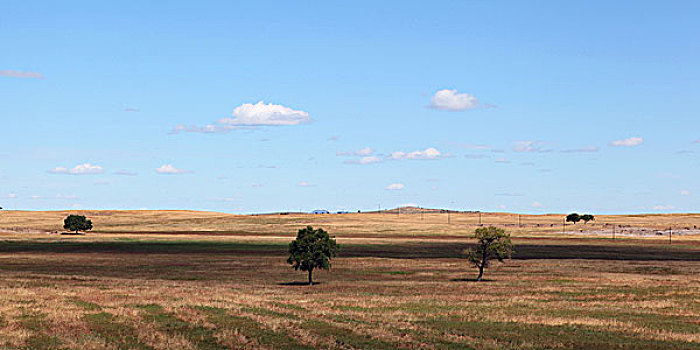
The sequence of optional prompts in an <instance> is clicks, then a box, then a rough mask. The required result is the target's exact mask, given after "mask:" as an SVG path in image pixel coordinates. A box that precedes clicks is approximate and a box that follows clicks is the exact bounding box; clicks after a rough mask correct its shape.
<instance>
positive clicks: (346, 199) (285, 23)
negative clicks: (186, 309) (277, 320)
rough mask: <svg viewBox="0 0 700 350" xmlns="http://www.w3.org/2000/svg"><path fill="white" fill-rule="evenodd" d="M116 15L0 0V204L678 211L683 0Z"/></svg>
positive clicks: (122, 8) (689, 111)
mask: <svg viewBox="0 0 700 350" xmlns="http://www.w3.org/2000/svg"><path fill="white" fill-rule="evenodd" d="M125 3H126V2H114V3H113V4H105V3H103V2H87V1H85V2H73V1H61V2H55V1H46V2H42V1H3V2H2V3H0V42H2V43H3V45H2V48H0V118H1V120H2V129H0V130H1V132H0V161H2V164H3V166H2V167H1V168H0V206H3V207H4V208H6V209H31V210H40V209H70V208H90V209H140V208H148V209H198V210H216V211H223V212H234V213H252V212H265V211H277V210H294V211H296V210H304V211H307V210H311V209H316V208H325V209H329V210H341V209H347V210H357V209H362V210H371V209H376V208H377V206H378V205H381V206H382V207H383V208H387V207H394V206H397V205H405V204H415V205H420V206H425V207H450V208H455V209H465V210H487V211H514V212H524V213H544V212H567V211H572V210H576V211H582V212H593V213H601V214H602V213H629V212H697V211H700V207H698V203H699V202H698V200H697V198H698V196H700V182H698V180H697V179H698V175H700V159H698V155H699V154H700V130H699V129H700V122H699V121H698V117H700V115H699V114H698V111H700V99H699V98H698V96H700V65H699V64H698V62H700V41H698V40H697V38H698V37H700V21H698V20H697V19H698V17H700V3H698V2H696V1H670V2H656V1H654V2H651V1H627V2H615V3H614V4H613V3H611V2H609V1H585V2H583V1H582V2H578V3H573V2H561V1H534V2H525V1H431V2H419V1H381V2H375V1H372V2H369V1H367V2H365V1H354V2H339V1H338V2H336V1H279V2H276V1H275V2H273V1H270V2H267V1H255V2H252V1H251V2H246V3H233V2H223V1H222V2H208V1H200V2H178V1H168V2H165V1H162V2H155V1H154V2H136V1H134V2H130V4H125Z"/></svg>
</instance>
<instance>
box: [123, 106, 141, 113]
mask: <svg viewBox="0 0 700 350" xmlns="http://www.w3.org/2000/svg"><path fill="white" fill-rule="evenodd" d="M124 112H133V113H137V112H141V109H139V108H134V107H126V108H124Z"/></svg>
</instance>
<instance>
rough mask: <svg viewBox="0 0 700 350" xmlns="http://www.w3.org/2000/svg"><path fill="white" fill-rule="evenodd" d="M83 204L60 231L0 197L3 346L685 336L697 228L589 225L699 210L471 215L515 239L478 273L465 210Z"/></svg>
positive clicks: (414, 343) (694, 298)
mask: <svg viewBox="0 0 700 350" xmlns="http://www.w3.org/2000/svg"><path fill="white" fill-rule="evenodd" d="M70 213H76V212H75V211H72V212H70ZM83 213H84V214H85V215H87V216H88V217H89V218H90V219H92V220H93V222H94V224H95V232H93V233H88V234H87V235H85V236H62V235H58V234H53V233H51V232H54V231H60V230H61V229H60V224H61V221H62V219H63V217H65V216H66V215H67V214H68V212H0V231H2V235H1V236H0V239H1V240H2V241H1V242H0V348H1V349H314V348H321V349H700V239H698V238H697V235H693V234H686V235H681V236H674V237H673V244H668V238H667V237H665V236H656V235H648V236H647V235H643V234H639V235H632V234H630V235H627V236H625V235H622V236H620V239H617V240H615V241H613V240H611V239H608V238H605V237H607V236H603V235H599V234H595V231H596V230H604V229H606V226H605V225H606V224H611V223H615V224H618V225H625V226H628V227H627V229H630V230H632V229H637V230H641V229H649V230H660V229H664V228H666V229H667V228H668V226H672V227H673V229H675V230H682V229H685V228H686V227H687V228H688V230H689V232H690V231H692V228H693V226H694V225H699V226H700V216H698V215H673V216H671V215H659V216H611V217H606V216H602V217H598V218H597V223H596V224H595V225H591V224H588V225H586V226H584V225H583V224H578V225H576V226H575V228H576V231H575V230H573V229H574V226H567V227H566V229H567V230H568V231H566V232H565V233H562V231H561V230H562V227H561V215H558V216H555V215H551V216H550V215H548V216H528V217H521V226H520V227H518V225H517V224H518V221H517V215H510V214H491V213H489V214H486V213H484V214H482V223H483V224H497V225H502V226H505V225H509V226H506V228H507V229H508V231H510V232H512V233H513V234H514V236H515V238H514V243H515V244H516V253H515V255H514V259H512V260H508V261H506V262H505V263H504V264H495V265H494V266H493V267H492V268H490V269H488V270H487V272H486V275H485V278H486V279H487V281H485V282H481V283H477V282H473V281H471V280H470V279H471V278H473V277H475V272H476V271H475V270H474V269H472V268H470V267H469V266H468V265H467V262H466V261H465V260H464V259H462V258H461V251H462V250H463V249H464V248H467V247H468V246H469V244H470V243H471V241H470V240H469V238H468V236H470V234H471V232H472V231H473V229H474V227H476V225H477V224H478V221H476V220H478V216H477V215H478V214H475V213H459V214H454V213H453V214H451V217H450V224H447V221H446V220H447V218H446V214H445V213H424V214H423V218H422V219H421V217H420V216H421V215H420V214H419V213H418V214H415V213H414V214H406V213H400V214H398V213H389V214H374V213H373V214H343V215H319V216H312V215H300V214H297V215H294V214H290V215H268V216H236V215H227V214H218V213H201V212H186V211H168V212H156V211H144V212H139V211H136V212H133V211H131V212H129V211H125V212H121V211H87V212H83ZM443 219H444V220H443ZM513 219H514V220H513ZM307 224H310V225H314V226H317V227H323V228H325V229H327V230H329V231H330V233H331V234H333V235H335V236H337V237H338V242H339V243H340V244H341V254H340V256H339V257H338V258H337V259H335V260H334V261H333V267H332V269H331V271H330V272H325V271H323V272H318V273H316V280H317V281H319V282H320V284H318V285H315V286H313V287H309V286H304V285H301V283H302V282H303V281H305V274H304V273H301V272H296V271H294V270H293V269H291V268H290V267H289V266H288V265H287V264H286V261H285V260H286V245H287V243H288V242H289V241H290V240H291V238H292V237H293V236H294V235H295V232H296V230H297V229H299V228H301V227H303V226H304V225H307ZM511 225H512V226H511ZM537 225H540V226H539V227H538V226H537ZM549 225H555V226H549ZM584 228H585V229H584ZM607 228H609V226H607ZM578 230H584V231H590V234H588V233H587V232H580V231H578ZM577 231H578V233H577ZM630 232H632V231H630Z"/></svg>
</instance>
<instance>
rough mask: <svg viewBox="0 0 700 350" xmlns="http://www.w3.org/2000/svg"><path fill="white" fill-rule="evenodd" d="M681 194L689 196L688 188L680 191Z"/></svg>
mask: <svg viewBox="0 0 700 350" xmlns="http://www.w3.org/2000/svg"><path fill="white" fill-rule="evenodd" d="M681 196H690V191H688V190H683V191H681Z"/></svg>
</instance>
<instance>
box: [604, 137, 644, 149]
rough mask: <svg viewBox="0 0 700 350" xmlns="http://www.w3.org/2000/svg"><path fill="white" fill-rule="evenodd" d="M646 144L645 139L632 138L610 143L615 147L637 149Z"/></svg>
mask: <svg viewBox="0 0 700 350" xmlns="http://www.w3.org/2000/svg"><path fill="white" fill-rule="evenodd" d="M643 143H644V138H643V137H630V138H627V139H624V140H615V141H613V142H611V143H610V146H613V147H635V146H639V145H641V144H643Z"/></svg>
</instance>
